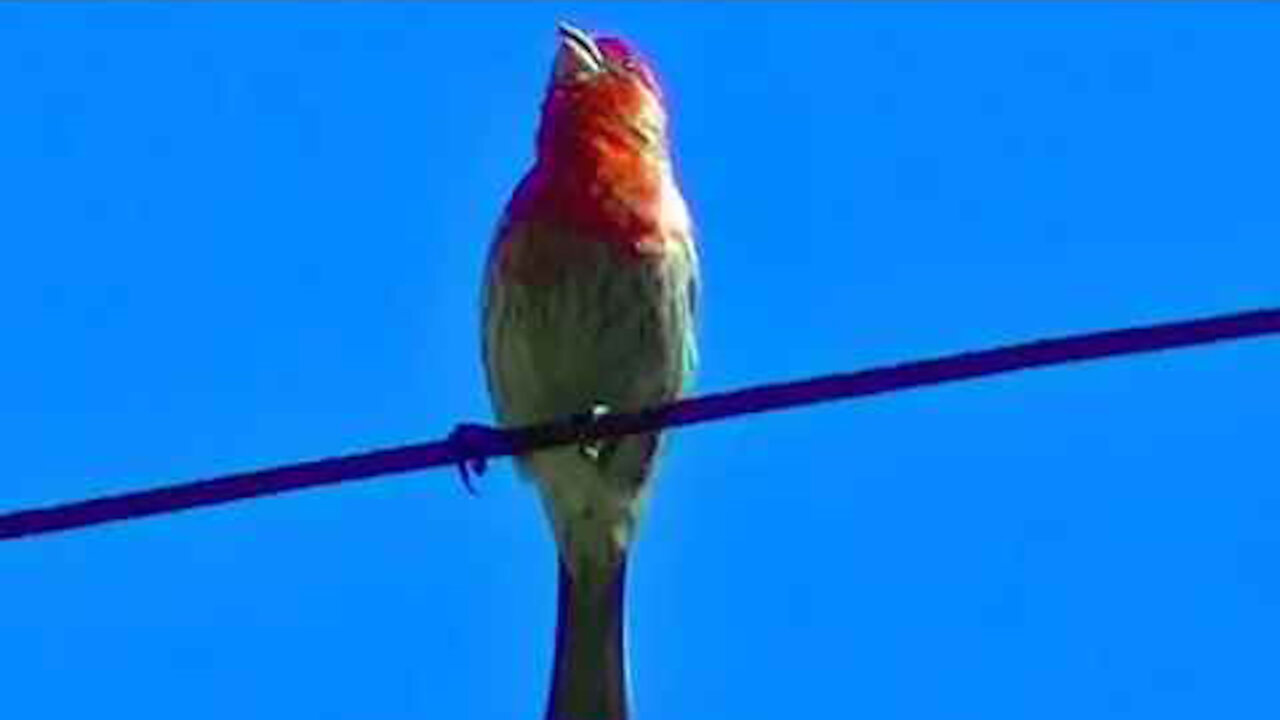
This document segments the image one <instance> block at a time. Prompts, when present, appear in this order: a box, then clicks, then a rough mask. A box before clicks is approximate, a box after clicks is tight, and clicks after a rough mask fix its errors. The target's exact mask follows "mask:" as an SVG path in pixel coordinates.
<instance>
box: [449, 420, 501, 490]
mask: <svg viewBox="0 0 1280 720" xmlns="http://www.w3.org/2000/svg"><path fill="white" fill-rule="evenodd" d="M501 435H502V432H501V431H500V430H495V429H494V428H491V427H489V426H488V425H476V424H473V423H459V424H458V426H457V427H455V428H454V429H453V432H451V433H449V440H448V442H449V445H451V446H452V447H453V452H454V455H455V456H456V457H457V458H458V474H460V475H461V476H462V486H463V487H465V488H466V489H467V492H468V493H470V494H471V495H473V496H474V495H477V494H478V493H477V492H476V487H475V485H474V484H473V483H472V482H471V477H472V474H473V473H474V475H475V477H480V476H481V475H483V474H484V471H485V470H486V469H487V468H488V467H489V455H491V454H492V453H493V448H494V445H495V444H496V442H497V440H496V438H498V437H500V436H501Z"/></svg>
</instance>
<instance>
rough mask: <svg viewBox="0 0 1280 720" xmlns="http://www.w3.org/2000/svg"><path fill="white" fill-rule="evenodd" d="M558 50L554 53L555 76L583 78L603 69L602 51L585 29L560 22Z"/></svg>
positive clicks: (573, 78)
mask: <svg viewBox="0 0 1280 720" xmlns="http://www.w3.org/2000/svg"><path fill="white" fill-rule="evenodd" d="M559 31H560V51H559V52H558V53H556V78H557V79H558V80H562V81H575V80H583V79H585V78H588V77H590V76H592V75H595V74H597V73H599V72H601V71H603V70H604V67H605V63H604V53H602V52H600V48H599V46H597V45H596V41H595V40H592V39H591V36H590V35H588V34H587V33H586V31H584V30H582V29H580V28H576V27H574V26H573V25H570V24H569V23H567V22H561V23H560V25H559Z"/></svg>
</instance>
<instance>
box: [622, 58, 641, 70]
mask: <svg viewBox="0 0 1280 720" xmlns="http://www.w3.org/2000/svg"><path fill="white" fill-rule="evenodd" d="M622 67H623V69H625V70H630V71H631V72H635V71H636V70H639V69H640V66H639V65H637V64H636V61H635V60H632V59H631V58H627V59H626V60H623V61H622Z"/></svg>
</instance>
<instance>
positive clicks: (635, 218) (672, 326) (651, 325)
mask: <svg viewBox="0 0 1280 720" xmlns="http://www.w3.org/2000/svg"><path fill="white" fill-rule="evenodd" d="M696 282H697V257H696V254H695V250H694V244H693V234H692V229H691V226H690V221H689V213H688V210H687V209H686V207H685V202H684V199H683V198H682V197H681V195H680V190H679V189H678V188H677V187H676V180H675V177H674V175H673V173H672V168H671V156H670V149H669V147H668V142H667V116H666V112H665V110H664V108H663V100H662V92H661V90H660V89H659V87H658V85H657V82H656V81H655V79H654V76H653V73H652V72H651V71H650V69H649V67H648V65H646V63H645V61H644V60H643V59H642V58H640V57H639V56H638V55H637V54H636V53H635V52H634V51H633V50H632V49H631V48H630V47H629V46H628V45H627V44H626V43H625V42H623V41H622V40H619V39H616V38H605V37H593V36H591V35H589V34H588V33H586V32H584V31H582V30H579V29H578V28H575V27H572V26H570V25H567V24H562V25H561V26H560V46H559V49H558V52H557V53H556V57H555V64H554V67H553V70H552V75H551V82H550V85H549V87H548V89H547V94H546V99H545V100H544V102H543V104H542V120H541V125H540V127H539V129H538V138H537V160H536V161H535V163H534V166H533V168H532V169H531V170H530V171H529V173H528V174H527V175H525V177H524V179H523V180H522V181H521V182H520V184H519V186H518V187H517V188H516V190H515V192H514V193H513V194H512V197H511V199H510V201H509V202H508V204H507V208H506V213H505V215H504V216H503V218H502V221H501V225H500V227H499V230H498V233H497V237H496V238H495V240H494V242H493V246H492V248H491V250H490V254H489V261H488V265H487V268H486V275H485V290H484V320H483V335H484V361H485V367H486V369H487V373H488V383H489V392H490V395H491V397H492V400H493V406H494V409H495V412H496V414H497V416H498V419H499V421H500V422H501V423H502V424H503V425H505V426H517V425H525V424H531V423H542V422H548V421H552V420H564V419H567V418H571V417H575V416H577V417H590V416H593V415H599V414H600V413H606V412H629V411H634V410H639V409H642V408H645V407H650V406H653V405H659V404H663V403H667V402H670V401H672V400H674V399H676V398H677V397H678V396H679V395H680V394H681V391H682V390H683V389H684V388H685V386H686V385H687V384H688V383H689V380H690V377H691V375H692V373H693V367H694V360H695V347H694V323H693V320H694V303H695V294H696ZM659 440H660V437H659V435H658V434H657V433H649V434H643V435H631V436H626V437H621V438H609V439H605V440H601V441H593V442H590V443H582V444H578V445H566V446H561V447H556V448H550V449H546V450H539V451H536V452H533V453H530V454H527V455H525V456H523V457H521V458H520V459H519V464H520V467H521V469H522V470H523V471H524V473H525V474H526V475H528V476H529V477H531V478H532V479H533V480H534V482H535V483H536V485H537V488H538V490H539V493H540V495H541V496H542V500H543V505H544V507H545V510H546V512H547V515H548V517H549V519H550V521H551V526H552V528H553V531H554V535H555V540H556V544H557V547H558V549H559V560H560V590H559V592H560V598H559V608H560V609H559V619H558V629H557V637H556V658H555V670H554V673H555V674H554V677H553V680H552V689H551V697H550V700H549V703H548V710H547V717H548V718H551V719H552V720H621V719H622V718H625V717H626V716H627V713H628V709H627V708H628V702H627V670H626V650H625V647H624V640H623V636H624V625H625V622H624V616H623V585H624V578H625V574H626V565H627V552H628V548H629V547H630V545H631V542H632V539H633V538H634V536H635V533H636V529H637V526H638V524H639V522H640V517H641V514H642V511H643V508H644V505H645V499H646V496H647V494H648V492H649V489H650V484H651V481H652V478H653V475H654V469H655V467H654V466H655V460H656V458H657V455H658V449H659Z"/></svg>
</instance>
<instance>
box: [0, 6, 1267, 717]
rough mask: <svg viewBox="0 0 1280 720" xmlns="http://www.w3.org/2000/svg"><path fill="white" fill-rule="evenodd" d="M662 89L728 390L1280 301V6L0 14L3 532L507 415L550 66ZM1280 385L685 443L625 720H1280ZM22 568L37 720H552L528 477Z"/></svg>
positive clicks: (143, 526)
mask: <svg viewBox="0 0 1280 720" xmlns="http://www.w3.org/2000/svg"><path fill="white" fill-rule="evenodd" d="M561 18H565V19H570V20H574V21H576V22H578V23H579V24H582V25H583V26H586V27H588V28H593V29H599V30H609V31H615V32H618V33H620V34H623V35H625V36H626V37H628V38H630V39H632V40H633V41H634V42H635V43H636V44H638V45H639V46H640V47H641V48H642V49H643V50H644V51H645V52H646V53H647V54H648V55H649V56H650V57H652V58H653V60H654V62H655V63H656V65H657V68H658V72H659V74H660V76H661V78H662V79H663V81H664V84H665V85H666V87H667V88H668V94H669V95H670V98H671V101H672V105H673V107H672V114H673V124H674V128H673V129H674V138H675V150H676V153H677V159H678V168H679V172H680V176H681V179H682V182H683V185H684V187H685V190H686V194H687V196H688V197H689V200H690V204H691V206H692V209H693V212H694V214H695V219H696V221H697V223H698V226H699V228H700V242H701V250H702V257H703V270H704V279H705V284H704V295H703V299H704V302H703V308H704V315H703V318H702V321H703V322H702V333H701V336H702V353H701V355H702V360H703V367H702V371H701V373H700V377H699V390H701V391H712V390H724V389H731V388H738V387H744V386H749V385H753V384H758V383H763V382H769V381H777V380H782V379H790V378H800V377H805V376H810V375H817V374H823V373H829V372H837V371H845V370H852V369H858V368H863V367H868V366H871V365H875V364H880V363H886V362H892V361H900V360H906V359H912V358H917V357H922V356H929V355H936V354H944V353H950V352H956V351H960V350H965V349H972V348H981V347H986V346H991V345H995V344H1001V343H1008V342H1016V341H1020V340H1025V339H1031V338H1036V337H1043V336H1051V335H1058V334H1065V333H1070V332H1081V331H1086V330H1093V329H1102V328H1107V327H1118V326H1126V325H1135V324H1143V323H1150V322H1158V321H1162V320H1173V319H1178V318H1184V317H1192V316H1200V315H1208V314H1214V313H1220V312H1229V311H1233V310H1240V309H1246V308H1254V307H1262V306H1268V305H1272V306H1274V305H1276V304H1277V303H1280V283H1278V281H1277V266H1278V264H1280V249H1278V248H1280V245H1278V244H1277V237H1278V236H1280V205H1277V203H1276V200H1275V198H1276V190H1275V187H1276V168H1277V167H1280V143H1277V142H1276V130H1275V129H1276V128H1277V127H1280V103H1278V102H1277V100H1276V95H1275V92H1274V83H1275V77H1276V75H1277V73H1278V72H1280V42H1277V40H1278V36H1277V31H1276V27H1277V22H1278V21H1280V7H1276V6H1269V5H1263V4H1229V5H1222V6H1211V5H1209V4H1190V3H1188V4H1165V5H1160V4H1136V3H1135V4H1126V5H1116V4H1102V3H1097V4H1094V3H1090V4H1087V5H1079V6H1076V5H1067V4H1034V5H1033V4H1029V3H1027V4H1015V3H993V4H983V5H964V4H958V3H957V4H950V3H948V4H941V3H937V4H928V3H910V4H875V5H873V4H848V5H834V4H832V5H803V4H787V5H785V6H784V5H782V4H751V5H744V6H732V5H728V4H707V5H685V4H681V5H679V6H677V5H675V4H662V5H644V4H630V3H629V4H621V5H606V4H598V5H597V4H592V5H552V4H545V5H543V4H532V3H531V4H511V5H494V4H476V5H471V4H466V5H463V4H457V5H427V4H356V3H340V4H329V5H317V4H311V5H308V4H297V3H289V4H285V3H281V4H250V3H235V4H216V3H204V4H191V5H185V4H184V5H179V4H158V3H130V4H118V5H111V6H91V5H89V4H57V5H50V6H45V5H36V4H26V5H23V4H11V3H6V4H4V5H3V7H0V87H3V88H5V91H4V92H5V103H4V105H5V111H4V112H3V113H0V167H3V168H4V171H3V172H2V173H0V197H3V199H4V200H3V207H4V212H3V213H0V237H3V243H4V248H5V253H4V258H5V263H4V270H5V280H4V282H3V283H0V307H3V308H4V311H3V312H0V337H3V338H4V341H5V343H6V349H5V352H3V353H0V392H2V393H3V397H4V402H3V403H0V432H2V433H3V437H4V438H5V442H4V448H5V459H6V464H7V471H6V472H5V476H6V478H5V480H3V481H0V509H4V510H11V509H18V508H24V507H28V506H32V505H39V504H46V503H51V502H55V501H62V500H71V499H76V498H81V497H86V496H92V495H96V494H101V493H108V492H119V491H124V490H128V489H135V488H141V487H146V486H151V485H156V484H162V483H166V482H176V481H179V480H185V479H192V478H196V477H202V476H209V475H214V474H219V473H225V472H232V471H237V470H244V469H249V468H255V467H260V466H266V465H272V464H278V463H284V462H289V461H295V460H302V459H309V458H317V457H323V456H328V455H333V454H338V453H343V452H351V451H356V450H362V449H369V448H375V447H383V446H391V445H396V444H401V443H405V442H409V441H417V440H422V439H429V438H433V437H438V436H442V435H444V434H445V433H447V432H448V431H449V429H450V428H451V427H452V426H453V424H454V423H456V422H458V421H463V420H471V421H474V420H483V419H487V418H488V404H487V400H486V397H485V391H484V387H483V383H482V375H481V370H480V365H479V360H478V347H477V345H478V332H477V322H478V319H477V307H476V299H477V295H478V292H479V280H480V272H481V264H482V261H483V258H484V254H485V249H486V246H487V243H488V240H489V235H490V232H491V231H492V228H493V226H494V222H495V220H496V218H497V216H498V213H499V212H500V209H501V207H502V205H503V203H504V202H505V200H506V196H507V193H508V192H509V190H510V188H511V187H512V186H513V184H514V183H515V182H516V181H517V180H518V179H519V177H520V176H521V174H522V173H523V172H524V171H525V169H526V168H527V166H528V163H529V161H530V157H531V150H532V137H533V132H534V127H535V122H536V114H537V108H538V104H539V102H540V99H541V92H542V89H543V86H544V83H545V81H546V76H547V72H548V69H549V64H550V59H551V54H552V52H553V50H554V46H555V37H554V24H555V22H556V20H558V19H561ZM1278 363H1280V342H1278V341H1276V340H1257V341H1250V342H1247V343H1240V344H1233V345H1223V346H1219V347H1211V348H1199V349H1192V350H1188V351H1181V352H1176V353H1168V354H1162V355H1155V356H1145V357H1136V358H1127V359H1121V360H1117V361H1111V362H1103V363H1095V364H1089V365H1080V366H1074V367H1066V368H1056V369H1051V370H1046V371H1037V372H1031V373H1023V374H1019V375H1014V376H1003V377H999V378H995V379H990V380H984V381H980V382H973V383H967V384H963V385H956V386H948V387H943V388H934V389H927V390H922V391H916V392H910V393H904V394H900V395H896V396H892V397H884V398H878V399H873V400H870V401H865V402H857V403H843V404H834V405H825V406H820V407H813V408H806V409H803V410H798V411H791V412H786V413H780V414H773V415H768V416H761V417H753V418H750V419H743V420H737V421H730V422H724V423H720V424H716V425H714V426H702V427H698V428H694V429H689V430H685V431H681V432H680V433H679V434H678V435H677V437H676V440H675V442H674V443H673V448H672V452H671V453H670V456H669V458H668V462H667V463H666V465H665V470H664V474H663V476H662V477H661V478H660V481H659V482H660V485H659V487H658V491H657V493H656V497H655V499H654V503H653V504H652V506H651V513H650V516H649V518H648V521H647V524H646V526H645V528H644V531H643V534H642V537H641V540H640V543H639V546H638V548H637V551H636V558H635V561H634V563H633V570H634V574H633V580H632V583H631V587H630V590H631V618H630V629H631V644H632V675H633V681H634V688H633V691H634V695H635V698H636V706H637V711H638V717H640V718H649V719H662V718H689V717H759V718H781V717H815V716H817V717H827V716H832V715H837V714H838V716H847V717H877V718H883V719H886V720H888V719H891V718H903V719H916V718H920V719H924V718H930V719H932V718H939V719H941V718H984V719H985V720H1001V719H1005V718H1008V719H1013V718H1019V719H1021V718H1028V717H1035V718H1041V719H1042V720H1048V719H1053V718H1064V719H1065V718H1072V719H1075V718H1081V717H1090V718H1111V717H1125V718H1160V719H1161V720H1169V719H1171V718H1205V717H1224V718H1263V717H1276V716H1280V696H1277V694H1276V693H1275V691H1274V680H1275V678H1274V675H1275V672H1274V668H1275V648H1276V647H1277V645H1278V644H1280V612H1277V610H1278V609H1280V574H1278V572H1277V567H1278V565H1277V557H1278V556H1280V529H1278V528H1280V523H1277V521H1276V518H1277V515H1278V514H1280V483H1278V482H1277V480H1278V479H1280V478H1277V475H1276V463H1275V455H1274V446H1273V445H1272V443H1274V442H1275V440H1274V437H1275V430H1274V429H1275V427H1276V426H1277V424H1280V409H1278V407H1277V403H1276V398H1275V394H1274V381H1275V369H1276V367H1277V364H1278ZM483 488H484V491H483V495H482V496H481V497H480V498H479V499H472V498H470V497H468V496H467V495H466V494H465V493H463V492H462V491H461V490H460V489H459V487H458V486H457V483H456V476H454V475H452V474H451V473H449V472H429V473H417V474H413V475H408V476H404V477H399V478H394V479H388V480H385V481H381V482H375V483H365V484H360V485H355V486H350V487H338V488H331V489H324V490H317V491H309V492H303V493H296V494H292V495H289V496H282V497H277V498H271V499H265V500H260V501H254V502H246V503H238V504H233V505H227V506H222V507H218V508H213V509H207V510H202V511H197V512H190V513H185V514H181V515H175V516H169V517H164V518H158V519H150V520H145V521H139V522H133V523H128V524H121V525H113V526H104V527H99V528H93V529H88V530H84V531H79V532H73V533H67V534H61V535H56V536H50V537H47V538H41V539H35V540H30V541H22V542H14V543H6V544H4V545H2V546H0V578H3V582H4V590H3V593H2V594H0V639H2V640H0V642H2V644H3V647H4V652H3V653H0V677H3V678H5V704H6V706H7V708H8V709H9V710H10V712H11V714H12V715H14V716H15V717H26V716H39V717H45V718H77V717H86V716H88V715H90V714H92V715H95V716H101V717H115V716H125V717H130V718H134V719H135V720H143V719H146V718H172V717H179V716H180V717H184V718H189V719H191V720H196V719H199V718H226V717H238V718H277V717H282V716H289V717H308V718H316V719H320V718H334V719H345V718H379V719H380V720H381V719H386V718H427V717H450V718H515V717H537V716H539V714H540V712H541V708H542V704H543V701H544V694H545V685H546V680H547V677H548V675H549V668H548V663H549V660H550V654H551V642H552V626H553V622H554V592H555V572H554V560H553V549H552V545H551V542H550V539H549V534H548V532H547V530H546V528H545V527H544V523H543V520H542V517H541V515H540V507H539V506H538V503H537V502H536V500H535V496H534V494H533V492H532V489H531V488H530V487H528V486H527V485H525V484H523V483H522V482H520V481H518V480H517V479H516V478H515V477H514V475H513V473H512V472H511V469H510V466H509V465H508V464H507V463H500V464H499V466H498V467H497V468H496V469H495V471H493V472H491V473H490V474H489V475H488V476H487V477H486V478H485V479H484V481H483Z"/></svg>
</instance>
